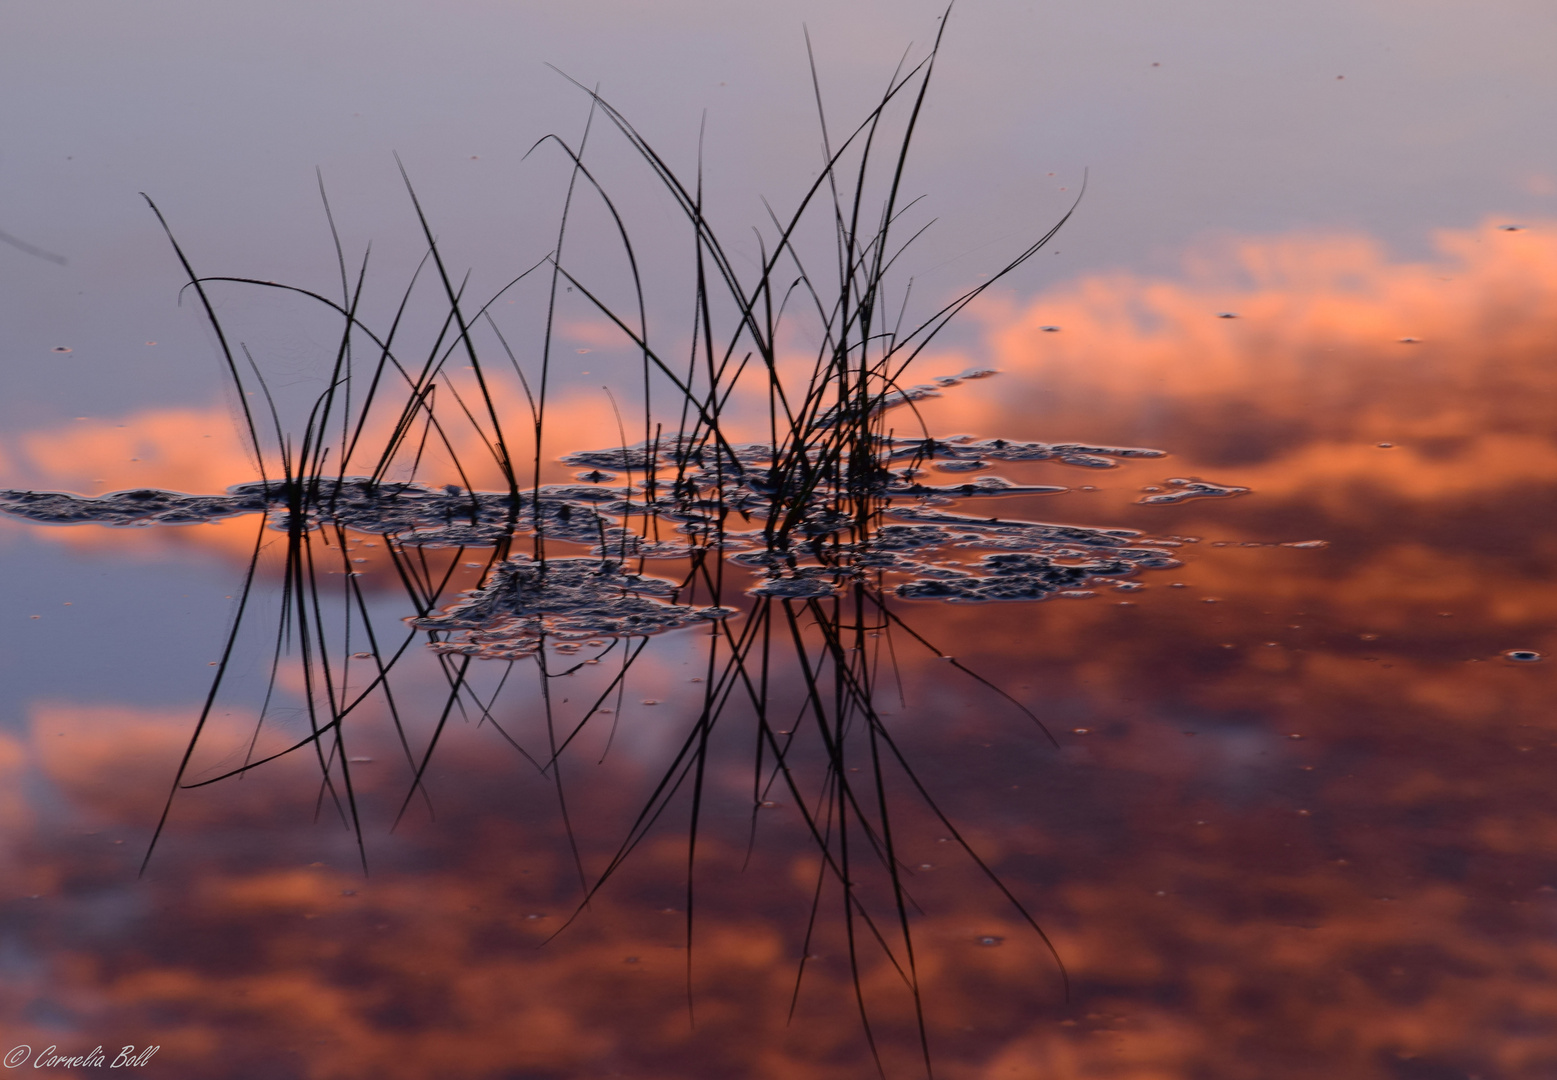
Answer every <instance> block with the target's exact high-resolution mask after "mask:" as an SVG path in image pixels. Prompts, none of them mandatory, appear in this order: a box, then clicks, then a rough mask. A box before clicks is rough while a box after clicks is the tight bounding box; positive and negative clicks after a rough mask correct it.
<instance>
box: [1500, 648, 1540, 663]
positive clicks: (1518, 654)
mask: <svg viewBox="0 0 1557 1080" xmlns="http://www.w3.org/2000/svg"><path fill="white" fill-rule="evenodd" d="M1503 657H1504V659H1507V660H1514V661H1516V662H1518V663H1521V664H1533V663H1535V662H1536V661H1537V660H1543V659H1545V657H1543V656H1542V655H1541V654H1540V653H1538V652H1536V651H1535V650H1534V649H1509V650H1508V651H1507V652H1506V653H1504V654H1503Z"/></svg>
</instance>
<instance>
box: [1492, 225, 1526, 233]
mask: <svg viewBox="0 0 1557 1080" xmlns="http://www.w3.org/2000/svg"><path fill="white" fill-rule="evenodd" d="M1524 229H1525V227H1524V226H1523V225H1499V226H1498V231H1499V232H1524Z"/></svg>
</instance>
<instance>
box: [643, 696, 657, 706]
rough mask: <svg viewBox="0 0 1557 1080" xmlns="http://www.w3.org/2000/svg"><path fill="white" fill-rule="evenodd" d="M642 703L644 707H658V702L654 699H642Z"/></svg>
mask: <svg viewBox="0 0 1557 1080" xmlns="http://www.w3.org/2000/svg"><path fill="white" fill-rule="evenodd" d="M643 703H644V704H645V705H658V704H659V701H658V700H657V699H656V698H651V697H646V698H644V699H643Z"/></svg>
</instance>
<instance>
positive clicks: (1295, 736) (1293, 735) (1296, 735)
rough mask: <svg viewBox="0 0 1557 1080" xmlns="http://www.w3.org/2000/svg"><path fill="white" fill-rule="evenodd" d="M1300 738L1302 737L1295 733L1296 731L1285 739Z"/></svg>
mask: <svg viewBox="0 0 1557 1080" xmlns="http://www.w3.org/2000/svg"><path fill="white" fill-rule="evenodd" d="M1302 737H1303V736H1302V735H1301V734H1300V733H1298V732H1296V731H1294V732H1293V733H1292V734H1290V735H1288V736H1287V738H1289V739H1301V738H1302Z"/></svg>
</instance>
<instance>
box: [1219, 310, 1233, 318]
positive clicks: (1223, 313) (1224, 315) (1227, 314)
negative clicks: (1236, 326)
mask: <svg viewBox="0 0 1557 1080" xmlns="http://www.w3.org/2000/svg"><path fill="white" fill-rule="evenodd" d="M1216 317H1217V318H1218V319H1236V318H1237V317H1238V313H1237V312H1236V311H1218V312H1217V313H1216Z"/></svg>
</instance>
